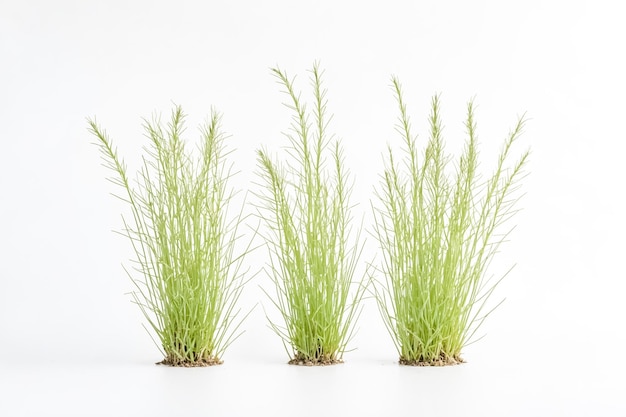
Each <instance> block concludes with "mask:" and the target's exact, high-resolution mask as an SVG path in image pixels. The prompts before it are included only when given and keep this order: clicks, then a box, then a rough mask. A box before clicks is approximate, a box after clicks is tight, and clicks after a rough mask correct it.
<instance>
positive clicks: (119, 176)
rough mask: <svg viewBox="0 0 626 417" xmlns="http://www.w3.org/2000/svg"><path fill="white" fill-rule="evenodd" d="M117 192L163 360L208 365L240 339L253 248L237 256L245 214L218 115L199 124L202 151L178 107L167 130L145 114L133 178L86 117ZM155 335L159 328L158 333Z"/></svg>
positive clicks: (140, 298) (140, 297)
mask: <svg viewBox="0 0 626 417" xmlns="http://www.w3.org/2000/svg"><path fill="white" fill-rule="evenodd" d="M88 122H89V130H90V132H91V133H92V134H93V135H94V136H95V138H96V140H95V144H96V145H97V147H98V148H99V150H100V152H101V156H102V160H103V165H104V166H105V167H107V168H109V169H110V170H111V171H113V174H112V176H111V178H109V180H110V181H111V182H112V183H113V184H114V185H115V186H116V187H117V188H118V189H119V190H120V192H119V193H118V194H114V195H115V196H116V197H118V198H119V199H121V200H122V201H124V202H125V203H126V204H127V206H128V207H129V209H130V213H131V215H130V217H128V216H122V222H123V228H122V229H121V231H120V232H119V233H120V234H122V235H123V236H125V237H126V238H128V240H129V242H130V244H131V245H132V248H133V250H134V253H135V258H134V259H133V260H132V261H131V263H130V264H129V266H130V267H125V268H124V269H125V271H126V272H127V274H128V275H129V277H130V278H131V280H132V283H133V284H134V290H133V291H132V293H131V294H132V297H133V300H134V302H135V303H136V304H137V305H138V306H139V308H140V309H141V312H142V313H143V315H144V316H145V319H146V320H147V322H148V324H149V328H150V329H151V330H152V331H153V334H155V335H156V339H158V342H156V340H155V339H154V337H153V340H155V343H156V344H157V347H159V348H160V349H161V352H162V354H163V356H164V359H163V361H162V362H160V363H162V364H167V365H172V366H207V365H215V364H220V363H222V355H223V353H224V351H225V350H226V348H227V347H228V346H229V344H230V343H231V342H232V341H233V340H234V339H235V338H236V337H237V336H238V334H239V333H238V332H239V330H238V329H239V327H240V324H241V321H242V320H243V317H241V316H240V315H239V311H238V309H237V307H236V304H237V300H238V298H239V296H240V294H241V291H242V287H243V285H244V276H245V274H244V273H243V272H242V268H241V264H242V259H243V257H244V256H245V255H246V253H247V252H248V251H249V250H250V246H248V247H247V248H246V249H245V250H244V251H242V253H237V254H236V253H235V242H236V241H237V240H238V238H239V236H238V232H237V230H238V226H239V225H240V223H241V222H242V214H241V211H240V212H239V214H238V215H236V216H231V215H230V214H229V211H228V210H229V207H230V203H231V200H232V198H233V196H234V195H235V193H234V191H233V190H232V189H231V188H230V187H229V185H228V181H229V179H230V178H231V175H232V174H233V172H232V169H231V165H230V164H228V163H227V160H226V158H227V156H228V153H229V152H227V150H226V148H225V143H224V142H225V139H226V136H225V135H224V133H223V132H222V129H221V125H220V116H219V114H218V113H216V112H215V111H212V112H211V115H210V118H209V119H208V120H207V121H206V123H205V124H203V125H202V126H201V127H200V131H199V133H200V136H201V143H200V144H199V146H197V151H198V152H197V153H199V156H196V157H194V153H193V152H190V151H189V149H188V147H189V146H188V145H187V144H186V143H185V141H184V139H183V133H184V131H185V115H184V113H183V111H182V109H181V108H180V107H179V106H177V107H175V109H174V110H173V111H172V113H171V117H170V119H169V122H168V123H167V124H166V125H165V126H164V125H163V123H161V121H160V120H159V118H157V117H154V118H153V119H151V120H144V129H145V133H146V137H147V145H146V146H144V148H143V150H144V155H143V156H142V164H141V167H140V169H139V170H138V172H137V175H136V178H135V180H134V181H133V182H131V178H130V177H129V174H128V169H127V167H126V165H125V163H124V161H123V159H122V158H121V157H120V156H119V155H118V152H117V150H116V148H115V147H114V145H113V143H112V141H111V140H110V139H109V137H108V135H107V133H106V131H105V130H104V129H102V128H101V127H100V126H99V125H98V124H97V123H96V121H95V120H94V119H90V120H88ZM151 336H152V333H151Z"/></svg>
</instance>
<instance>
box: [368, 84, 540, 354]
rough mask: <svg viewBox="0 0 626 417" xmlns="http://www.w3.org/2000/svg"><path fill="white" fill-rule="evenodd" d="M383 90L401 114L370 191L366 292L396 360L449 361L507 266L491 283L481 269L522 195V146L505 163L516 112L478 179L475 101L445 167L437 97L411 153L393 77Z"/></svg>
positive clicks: (472, 331)
mask: <svg viewBox="0 0 626 417" xmlns="http://www.w3.org/2000/svg"><path fill="white" fill-rule="evenodd" d="M392 88H393V91H394V94H395V97H396V100H397V103H398V107H399V111H400V116H399V119H398V120H399V122H398V124H397V126H396V130H397V131H398V132H399V134H400V135H401V136H402V139H403V149H402V152H403V157H402V158H400V159H396V157H395V155H394V153H393V151H392V149H391V146H390V147H389V149H388V154H387V157H386V167H385V170H384V174H383V175H382V177H381V183H380V186H379V187H377V189H376V196H377V200H378V203H379V204H378V205H374V207H373V212H374V218H375V223H374V224H375V226H374V235H375V236H376V238H377V239H378V242H379V244H380V247H381V249H382V253H383V262H382V265H381V266H380V268H378V269H379V272H380V273H381V275H383V276H384V281H382V282H381V281H378V282H377V283H376V285H375V295H376V298H377V301H378V305H379V308H380V311H381V314H382V317H383V319H384V322H385V324H386V326H387V329H388V330H389V332H390V334H391V336H392V338H393V340H394V343H395V345H396V348H397V350H398V353H399V355H400V363H402V364H406V365H449V364H456V363H460V362H463V359H462V358H461V350H462V348H463V347H464V346H466V345H467V344H469V343H472V342H473V341H475V340H477V339H475V335H476V331H477V330H478V328H479V327H480V326H481V324H482V323H483V322H484V320H485V318H486V317H487V316H488V315H489V314H490V313H491V312H492V311H493V309H495V308H496V307H497V306H498V305H499V303H498V304H496V305H495V306H494V307H489V306H488V304H487V301H488V300H489V298H490V296H491V295H492V293H493V291H494V289H495V288H496V286H497V284H498V283H499V282H500V281H501V279H502V278H504V276H506V273H505V274H504V276H502V277H501V278H499V279H496V280H494V279H493V277H492V276H489V275H488V268H489V265H490V262H491V261H492V259H493V257H494V255H495V254H496V253H497V252H498V249H499V248H500V245H501V244H502V243H503V242H505V241H506V240H507V238H508V236H509V234H510V232H511V231H512V229H513V228H512V227H511V226H507V225H508V223H509V222H510V219H511V218H512V217H513V215H514V214H515V213H516V212H517V211H518V209H517V203H518V200H519V198H520V197H521V196H518V197H515V195H516V194H517V191H518V190H519V188H520V180H522V179H523V177H524V176H525V167H526V165H527V161H528V156H529V151H525V152H523V153H522V154H521V157H520V158H519V159H518V160H517V161H516V162H514V163H513V164H512V165H511V166H508V164H509V160H510V159H511V153H512V149H513V145H514V143H515V142H516V141H517V140H518V138H519V136H520V135H521V134H522V130H523V128H524V124H525V118H524V117H521V118H519V119H518V121H517V124H516V125H515V128H514V129H512V131H510V133H509V135H508V137H507V138H506V140H505V141H504V146H503V147H502V150H501V152H500V154H499V157H498V161H497V164H496V165H495V169H494V171H493V173H492V174H491V176H489V177H488V178H487V179H486V180H483V179H481V176H480V175H479V172H478V168H479V158H478V157H479V151H478V140H477V133H476V123H475V121H474V104H473V103H472V102H469V104H468V106H467V119H466V120H465V127H466V131H467V140H466V142H465V145H464V149H463V151H462V154H461V155H460V158H459V159H458V162H456V163H455V164H454V167H453V169H452V170H451V169H450V161H451V160H452V156H451V155H449V154H447V153H446V151H445V149H444V147H445V146H444V139H443V136H442V123H441V119H440V100H439V96H435V97H433V99H432V103H431V113H430V117H429V125H430V138H429V140H428V141H427V143H426V146H425V149H424V151H423V152H420V151H419V149H418V147H417V140H416V137H415V136H413V133H412V132H411V123H410V119H409V116H408V115H407V110H406V105H405V103H404V101H403V97H402V88H401V85H400V82H399V81H398V79H397V78H395V77H394V78H393V79H392ZM451 172H453V174H451ZM509 271H510V270H509ZM507 273H508V272H507Z"/></svg>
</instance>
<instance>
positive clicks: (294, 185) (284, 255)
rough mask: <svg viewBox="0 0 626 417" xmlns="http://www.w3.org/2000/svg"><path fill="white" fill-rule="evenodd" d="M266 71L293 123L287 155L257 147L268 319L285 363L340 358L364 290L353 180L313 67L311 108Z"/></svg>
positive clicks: (285, 81)
mask: <svg viewBox="0 0 626 417" xmlns="http://www.w3.org/2000/svg"><path fill="white" fill-rule="evenodd" d="M272 74H273V75H274V76H275V77H276V79H277V82H278V83H279V84H280V85H281V87H282V88H283V89H284V91H283V92H284V93H285V94H286V95H287V97H288V102H287V103H285V105H286V106H287V107H288V108H289V109H290V110H291V112H292V123H291V126H290V130H289V131H288V132H287V133H285V136H286V137H287V138H288V140H289V145H288V146H287V149H286V153H287V160H286V161H284V162H277V161H274V160H273V159H272V158H271V157H270V156H269V155H268V152H267V151H266V150H264V149H261V150H258V166H259V172H260V175H259V177H260V178H261V183H260V184H259V188H260V189H261V190H263V191H261V192H260V193H259V195H258V197H259V201H260V203H259V216H260V217H261V219H262V220H263V222H264V223H265V225H266V232H265V233H262V234H263V236H264V239H265V241H266V243H267V245H268V248H269V253H270V261H269V263H268V267H267V269H266V270H267V272H268V275H269V276H270V278H271V279H272V280H273V282H274V284H275V285H274V288H275V293H274V294H270V293H269V292H268V291H266V290H265V289H264V291H265V292H266V294H267V295H268V297H269V298H270V300H271V301H272V303H273V304H274V305H275V306H276V308H277V309H278V311H279V312H280V315H281V317H282V319H283V321H284V325H282V324H278V323H275V322H274V321H272V320H270V326H271V328H272V329H273V330H274V331H275V332H276V333H277V334H278V335H279V336H280V337H281V338H282V340H283V343H284V346H285V348H286V350H287V353H288V355H289V357H290V363H291V364H301V365H326V364H333V363H338V362H341V361H342V358H343V353H344V352H345V351H346V347H347V344H348V342H349V341H350V340H351V338H352V335H353V333H354V323H355V321H356V319H357V317H358V314H359V312H360V307H359V305H360V300H361V298H362V296H363V293H364V286H363V285H362V283H363V279H361V280H359V281H355V280H354V276H355V269H356V267H357V262H358V259H359V257H360V255H361V252H362V244H360V243H359V242H360V231H361V228H360V227H359V228H358V230H356V231H354V233H353V229H352V221H353V219H352V215H351V209H352V206H351V205H350V202H349V198H350V192H351V183H350V180H349V175H348V172H347V169H346V167H345V162H344V155H343V151H342V147H341V145H340V141H339V140H337V139H335V138H334V137H333V136H332V135H329V133H328V129H327V128H328V123H329V121H330V117H327V100H326V90H325V89H324V87H323V83H322V76H323V73H322V71H320V69H319V66H318V65H317V64H315V65H314V66H313V69H312V70H311V86H312V90H313V102H312V110H311V111H309V110H308V109H307V107H306V103H305V102H304V101H303V100H302V99H301V95H300V94H299V93H297V92H296V91H295V87H294V80H293V79H290V78H289V77H288V76H287V74H286V73H285V72H283V71H282V70H280V69H278V68H274V69H272Z"/></svg>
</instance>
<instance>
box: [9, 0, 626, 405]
mask: <svg viewBox="0 0 626 417" xmlns="http://www.w3.org/2000/svg"><path fill="white" fill-rule="evenodd" d="M425 3H427V2H409V1H386V2H367V1H363V2H356V1H353V2H350V1H343V2H341V1H308V2H296V1H266V2H256V1H228V2H227V1H212V2H200V1H198V2H192V1H177V2H173V1H172V2H166V1H134V2H133V1H68V0H65V1H56V2H49V1H13V2H12V1H9V0H0V245H1V249H2V250H1V251H0V415H2V416H26V415H29V416H30V415H33V416H35V415H37V416H48V415H49V416H53V415H59V416H88V415H94V416H99V415H102V416H124V415H129V416H131V415H132V416H140V415H153V416H156V415H189V416H194V415H211V416H213V415H215V416H222V415H223V416H226V415H230V416H248V415H274V416H282V415H302V416H308V415H318V416H319V415H325V416H326V415H328V416H332V415H371V416H380V415H399V416H404V415H424V416H453V415H466V416H470V415H471V416H474V415H475V416H530V415H545V416H596V415H603V416H623V415H626V400H625V399H624V391H626V390H625V388H626V384H625V383H624V377H625V375H626V365H625V362H626V361H625V359H624V356H625V353H624V349H625V348H626V346H625V344H626V343H625V342H626V337H625V336H624V319H625V318H626V308H625V306H624V305H625V303H624V301H623V293H624V289H625V286H624V282H625V280H626V276H625V274H624V268H623V257H624V250H625V249H626V248H625V245H624V235H625V233H626V225H625V222H624V216H623V212H624V209H623V194H624V190H625V187H624V180H625V176H624V171H623V159H624V150H625V145H624V143H625V139H626V137H625V133H624V132H625V128H624V117H625V115H626V104H625V101H624V97H626V82H625V81H624V74H626V65H625V63H624V59H623V58H624V40H625V39H626V29H625V28H626V26H625V25H624V16H625V14H624V11H623V10H622V6H620V5H619V4H620V2H617V1H615V2H604V1H597V0H596V1H593V2H592V1H588V2H584V1H562V2H560V1H524V2H503V1H495V0H494V1H486V0H483V1H474V2H465V1H433V2H428V3H430V4H425ZM317 59H319V60H320V62H321V66H322V67H323V68H324V69H325V70H326V74H325V77H326V78H325V80H326V85H327V87H328V90H329V93H328V94H329V95H328V98H329V100H330V101H329V109H330V111H331V112H332V113H334V122H333V125H332V130H333V131H334V132H335V133H336V134H337V135H338V136H339V137H341V138H342V139H343V143H344V147H345V149H346V153H347V156H348V160H347V164H348V166H349V168H350V169H351V170H352V173H353V175H354V178H355V189H354V194H353V198H354V203H356V204H358V205H357V207H356V209H355V215H356V216H357V217H358V218H360V217H362V216H364V218H365V222H366V225H367V224H369V223H368V221H369V219H370V216H369V204H370V203H369V201H370V199H371V197H372V187H373V186H374V185H375V184H376V183H377V174H378V173H379V172H380V169H381V168H382V163H381V156H382V152H383V150H384V148H385V146H386V144H387V143H391V144H392V145H393V146H396V145H398V141H399V138H398V137H397V135H396V134H395V133H394V131H393V124H394V123H395V117H396V115H397V112H396V107H395V103H394V100H393V95H392V93H391V90H390V89H389V79H390V76H391V75H392V74H395V75H397V76H399V77H400V79H401V80H402V82H403V84H404V88H405V99H406V100H407V102H408V105H409V112H410V113H411V115H412V117H413V123H414V127H415V129H416V133H420V134H421V136H420V138H422V139H424V140H425V138H426V132H425V126H426V123H425V122H426V116H427V111H428V105H429V100H430V97H431V96H432V95H433V94H434V93H437V92H440V93H442V103H443V118H444V123H445V125H446V127H445V134H446V139H447V143H448V150H450V151H451V152H456V151H457V150H458V149H459V148H460V146H461V144H462V141H463V140H464V135H463V125H462V121H463V116H464V111H465V104H466V102H467V101H468V100H469V99H470V98H471V97H474V96H475V97H476V103H477V104H478V106H479V107H478V111H477V114H476V118H477V121H478V124H479V133H480V141H481V144H482V148H481V149H482V154H481V155H482V157H483V161H485V164H484V168H485V169H486V172H488V169H489V167H490V166H491V165H492V164H493V161H494V155H495V154H496V153H497V152H498V150H499V148H500V144H501V143H502V140H503V139H504V138H505V136H506V133H507V132H508V130H509V128H510V127H512V126H513V124H514V123H515V121H516V118H517V116H518V115H521V114H522V113H523V112H527V115H528V117H529V118H530V121H529V123H528V125H527V130H526V133H525V135H524V136H523V140H522V141H521V144H520V146H518V147H517V148H516V152H520V153H521V152H522V151H523V150H524V149H526V147H531V149H532V158H531V164H530V166H529V169H530V171H531V175H530V176H529V177H528V178H527V179H526V180H525V182H524V191H525V192H526V193H527V194H526V196H525V197H524V199H523V200H522V207H523V208H524V210H523V211H522V212H521V213H520V214H519V215H518V216H517V217H516V218H515V220H514V222H515V223H516V224H517V225H518V227H517V229H516V230H515V232H514V234H513V235H512V241H511V242H510V243H509V244H508V245H506V246H505V247H504V248H503V250H502V252H501V253H500V254H499V255H498V256H499V257H498V258H497V259H496V261H495V262H494V264H493V269H492V272H493V273H494V274H498V273H502V272H503V271H505V270H506V269H507V267H508V266H510V265H512V264H514V263H516V264H517V266H516V268H515V269H514V270H513V272H512V273H511V274H510V275H509V276H508V277H507V279H506V280H505V281H504V283H503V284H502V286H501V287H500V288H499V290H498V292H497V293H496V295H495V298H494V300H493V301H494V302H495V301H497V300H498V299H500V298H506V302H505V303H504V304H503V305H502V306H501V307H500V308H499V309H498V310H497V311H496V312H495V313H494V314H493V315H492V316H491V317H490V319H489V320H488V321H487V322H486V324H485V326H484V328H483V331H484V333H486V337H485V338H484V339H482V340H481V341H479V342H478V343H476V344H474V345H471V346H469V347H467V348H466V349H465V351H464V357H465V358H466V360H467V363H466V364H464V365H462V366H456V367H448V368H432V369H425V368H408V367H401V366H399V365H398V364H397V363H396V360H397V353H396V352H395V351H394V349H393V345H392V344H391V341H390V339H389V337H388V335H387V333H386V330H385V329H384V327H383V326H382V323H381V321H380V318H379V316H378V312H377V309H376V306H375V304H374V302H373V300H371V299H370V300H367V301H366V303H365V305H364V311H363V315H362V317H361V320H360V321H359V324H358V327H359V333H358V334H357V336H356V338H355V339H354V341H353V343H352V347H354V348H357V350H355V351H353V352H348V353H346V355H345V359H346V363H345V364H343V365H339V366H334V367H325V368H300V367H293V366H288V365H286V364H285V362H286V361H287V356H286V353H285V352H284V350H283V348H282V344H281V343H280V341H279V340H278V339H277V337H276V336H275V335H274V334H273V333H272V332H271V330H270V329H268V328H267V327H266V319H265V315H264V312H263V308H262V306H261V304H259V305H257V307H256V309H255V310H254V311H253V312H252V314H251V315H250V317H249V319H248V320H247V321H246V322H245V323H244V328H245V330H246V333H245V334H244V335H243V336H242V337H241V338H240V339H238V340H237V341H236V342H235V344H233V345H232V347H231V348H230V350H228V351H227V353H226V355H225V357H224V359H225V364H224V365H223V366H220V367H213V368H202V369H172V368H166V367H158V366H155V365H153V363H154V362H156V361H158V360H160V359H161V358H160V355H159V352H158V350H157V348H156V347H155V345H154V344H153V343H152V341H151V340H150V338H149V337H148V335H147V334H146V333H145V331H144V329H143V328H142V327H141V323H142V321H143V320H142V317H141V316H140V313H139V311H138V310H137V309H136V307H135V306H134V305H132V304H131V303H130V298H129V296H127V295H125V293H126V292H127V291H129V290H130V289H131V284H130V282H129V280H128V278H127V277H126V276H125V275H124V273H123V270H122V268H121V266H120V264H121V263H122V262H126V261H127V259H129V258H130V257H131V256H132V252H131V251H130V248H129V247H128V245H127V242H126V241H125V240H124V239H123V238H122V237H120V236H117V235H115V234H114V233H112V232H111V230H112V229H118V228H119V227H120V224H121V223H120V222H121V219H120V213H122V212H123V211H124V210H125V207H124V206H123V205H122V204H121V203H119V202H117V201H115V200H114V199H113V198H112V197H111V196H110V195H109V193H110V192H111V191H113V189H112V188H111V185H110V184H109V183H108V182H106V181H105V176H107V175H108V172H107V171H106V170H105V169H104V168H103V167H101V166H100V164H99V155H98V152H97V149H96V148H95V147H93V146H92V145H91V142H92V138H91V137H90V136H89V135H88V133H87V130H86V128H87V125H86V119H85V118H86V117H93V116H96V117H97V119H98V121H99V122H100V123H101V124H102V125H103V126H104V127H105V128H106V129H107V130H108V132H109V134H110V136H111V138H112V140H113V141H114V142H115V143H116V144H117V145H118V147H119V151H120V153H121V154H122V155H123V156H124V157H125V159H126V160H127V162H128V164H129V165H130V166H131V167H133V166H136V165H137V163H138V161H139V159H138V158H139V155H140V148H141V146H142V144H143V143H144V142H143V141H144V138H143V136H142V131H141V126H140V124H141V117H144V116H148V117H149V116H150V115H151V114H152V113H153V112H155V111H157V112H162V113H163V114H164V115H167V114H168V112H169V110H170V109H171V107H172V103H176V104H180V105H182V106H183V108H184V109H185V111H186V112H187V113H188V114H189V119H188V120H189V124H188V127H189V129H188V139H189V140H195V139H197V135H196V130H195V126H196V125H197V124H198V123H199V122H201V121H202V120H203V119H204V118H205V117H206V116H207V114H208V113H209V110H210V108H211V106H212V105H213V106H215V107H216V108H217V109H218V110H220V111H221V112H222V113H223V114H224V118H223V126H224V129H225V130H226V131H228V132H229V133H230V134H231V135H232V137H231V146H232V147H234V148H236V151H235V152H234V153H233V155H232V157H233V162H234V163H235V164H236V166H237V168H238V169H240V170H241V173H240V175H239V176H238V177H237V179H236V181H235V182H234V183H233V185H235V186H236V187H238V188H241V189H243V190H246V189H249V188H251V187H252V181H253V180H254V178H255V177H254V165H255V161H254V151H255V149H257V148H258V147H259V146H261V145H266V146H267V147H268V148H269V149H271V150H272V151H279V149H280V147H281V146H282V145H283V144H284V143H285V142H284V140H283V137H282V136H281V131H284V130H285V129H286V127H287V123H288V118H289V114H288V113H287V110H286V109H285V108H284V107H282V106H281V104H280V103H281V101H282V100H283V98H284V97H283V96H281V94H280V92H279V87H278V86H277V85H276V84H275V80H274V79H273V78H272V77H271V75H270V72H269V68H270V67H272V66H275V65H279V66H280V67H281V68H283V69H285V70H286V71H287V72H288V73H289V74H290V75H296V74H297V75H298V78H297V82H298V86H299V87H300V88H302V89H306V88H307V87H308V81H307V76H308V75H307V72H306V71H307V70H308V69H310V68H311V65H312V64H313V62H314V60H317ZM375 253H376V245H375V243H374V241H373V240H372V239H369V240H368V242H367V250H366V254H365V258H364V259H363V262H362V263H363V264H364V263H365V262H367V261H369V260H371V257H373V256H374V254H375ZM265 260H266V255H265V252H264V251H263V250H260V251H257V252H256V253H255V254H254V255H253V256H251V257H250V258H249V259H248V260H247V261H246V262H247V263H248V266H249V267H250V268H252V269H253V270H255V269H258V268H259V267H260V266H261V265H262V264H263V262H265ZM259 286H265V287H268V288H269V280H268V279H267V277H266V276H264V275H259V276H257V277H256V278H255V279H254V280H253V281H252V282H251V285H249V286H248V287H247V289H246V291H245V293H244V295H243V297H242V299H241V307H242V308H243V309H244V310H246V309H249V308H251V307H253V306H254V305H256V304H258V303H259V302H262V301H263V300H264V298H263V296H262V293H261V291H260V290H259ZM265 306H266V307H268V308H269V303H267V302H265ZM270 314H272V313H270Z"/></svg>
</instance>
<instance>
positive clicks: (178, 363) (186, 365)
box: [156, 358, 224, 368]
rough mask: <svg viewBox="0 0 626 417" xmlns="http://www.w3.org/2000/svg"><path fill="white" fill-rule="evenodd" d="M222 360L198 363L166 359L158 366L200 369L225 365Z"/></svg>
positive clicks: (207, 360)
mask: <svg viewBox="0 0 626 417" xmlns="http://www.w3.org/2000/svg"><path fill="white" fill-rule="evenodd" d="M223 363H224V361H223V360H221V359H200V360H197V361H189V360H180V359H170V358H165V359H163V360H162V361H161V362H157V363H156V365H167V366H174V367H179V368H199V367H204V366H216V365H221V364H223Z"/></svg>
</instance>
